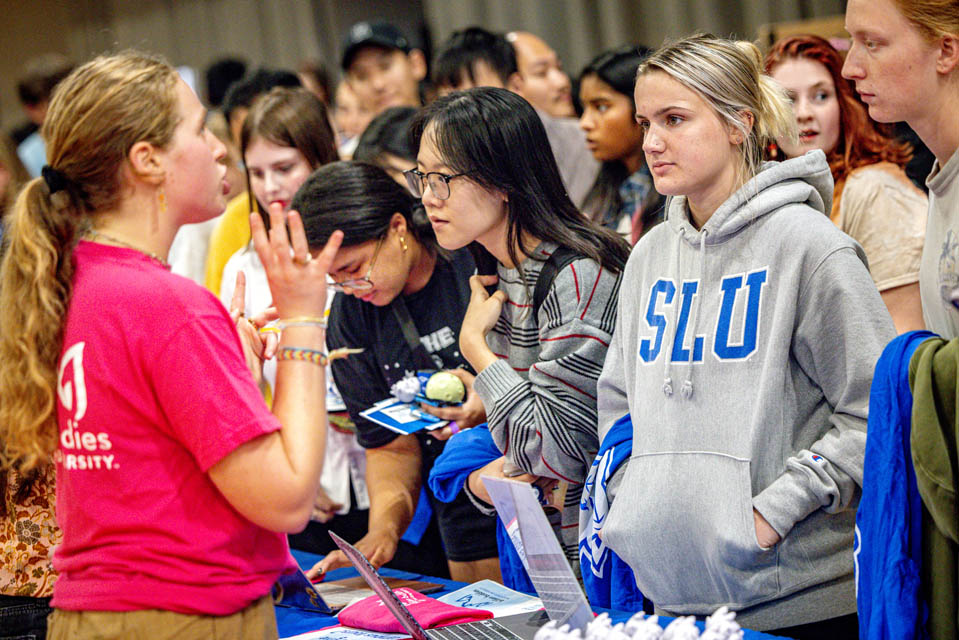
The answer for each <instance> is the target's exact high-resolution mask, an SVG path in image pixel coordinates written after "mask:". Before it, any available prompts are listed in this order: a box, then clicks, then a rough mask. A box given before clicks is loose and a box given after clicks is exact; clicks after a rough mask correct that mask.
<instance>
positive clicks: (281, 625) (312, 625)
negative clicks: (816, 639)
mask: <svg viewBox="0 0 959 640" xmlns="http://www.w3.org/2000/svg"><path fill="white" fill-rule="evenodd" d="M293 557H294V558H296V561H297V562H298V563H300V567H302V568H303V570H304V571H306V570H307V569H309V568H310V567H312V566H313V565H314V564H316V563H317V562H319V561H320V560H321V559H322V558H323V556H318V555H316V554H315V553H308V552H306V551H296V550H294V551H293ZM380 573H381V574H383V575H384V576H392V577H397V578H408V579H410V580H426V581H428V582H438V583H440V584H443V585H446V588H445V589H444V590H443V591H437V592H436V593H431V594H430V596H431V597H433V598H438V597H439V596H442V595H445V594H447V593H451V592H453V591H456V590H457V589H459V588H461V587H464V586H466V583H464V582H456V581H454V580H444V579H443V578H434V577H433V576H426V575H422V574H418V573H407V572H405V571H395V570H393V569H385V568H384V569H381V570H380ZM357 575H359V574H358V573H357V571H356V569H354V568H353V567H350V568H348V569H336V570H334V571H330V572H329V573H328V574H327V576H326V579H327V580H341V579H343V578H351V577H353V576H357ZM593 611H595V612H596V613H603V612H605V613H608V614H609V617H610V618H611V619H612V622H613V623H617V622H625V621H626V620H628V619H629V618H630V616H632V615H633V613H632V612H627V611H612V610H609V609H602V608H600V607H593ZM670 620H671V618H665V617H660V622H661V623H662V624H663V626H665V625H666V624H667V623H668V622H669V621H670ZM334 624H337V621H336V618H335V617H334V616H325V615H322V614H319V613H313V612H310V611H301V610H300V609H291V608H289V607H276V626H277V629H278V631H279V632H280V637H281V638H287V637H289V636H295V635H297V634H300V633H306V632H307V631H316V630H318V629H322V628H324V627H329V626H331V625H334ZM773 638H779V636H771V635H769V634H768V633H760V632H759V631H746V632H745V639H744V640H767V639H773Z"/></svg>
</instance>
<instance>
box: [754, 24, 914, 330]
mask: <svg viewBox="0 0 959 640" xmlns="http://www.w3.org/2000/svg"><path fill="white" fill-rule="evenodd" d="M842 64H843V60H842V57H841V56H840V54H839V52H838V51H836V49H835V48H833V47H832V45H830V44H829V42H827V41H826V40H824V39H822V38H820V37H818V36H811V35H810V36H794V37H790V38H784V39H782V40H780V41H779V42H777V43H776V44H775V45H773V47H772V49H771V50H770V51H769V53H768V54H767V55H766V72H767V73H769V75H771V76H772V77H773V78H775V79H776V80H777V81H778V82H779V83H780V84H781V85H783V87H784V88H785V89H786V91H787V92H788V94H789V96H790V98H792V101H793V108H794V110H795V114H796V121H797V124H798V127H799V141H798V143H797V144H791V143H789V142H788V141H786V140H781V141H779V149H780V151H781V152H782V153H783V154H784V155H785V156H786V157H790V158H791V157H795V156H799V155H802V154H803V153H805V152H807V151H811V150H813V149H822V150H823V151H824V152H825V153H826V158H827V159H828V160H829V167H830V169H831V170H832V176H833V180H834V181H835V188H834V191H833V201H832V212H831V215H830V217H831V218H832V221H833V222H834V223H836V225H837V226H838V227H839V228H840V229H842V230H843V231H845V232H846V233H847V234H848V235H850V236H852V237H853V238H854V239H855V240H856V241H857V242H858V243H859V244H860V245H862V248H863V250H864V251H865V252H866V257H867V258H868V260H869V270H870V272H871V274H872V277H873V280H874V281H875V283H876V286H877V287H878V288H879V292H880V293H881V294H882V299H883V302H885V303H886V306H887V307H888V308H889V313H890V314H892V318H893V321H894V322H895V324H896V330H897V331H899V332H900V333H902V332H904V331H908V330H911V329H921V328H922V327H923V321H922V311H921V307H920V304H919V262H920V258H921V256H922V244H923V238H924V236H925V228H926V209H927V206H928V203H927V200H926V196H925V194H924V193H923V192H922V191H920V190H919V189H918V188H916V187H915V186H914V185H913V184H912V183H911V182H910V181H909V179H908V178H907V177H906V174H905V172H904V171H903V167H904V166H905V165H906V163H907V162H908V161H909V159H910V158H911V156H912V149H911V148H910V146H909V145H908V144H905V143H902V142H899V141H897V140H895V139H893V138H890V137H889V136H887V135H886V134H884V133H883V132H882V131H881V130H880V129H879V126H878V125H877V124H876V123H875V121H873V120H872V119H871V118H870V117H869V113H868V112H867V110H866V106H865V105H864V104H863V103H862V102H861V101H860V100H859V98H858V97H857V96H856V92H855V88H854V87H853V85H852V83H851V82H849V81H848V80H845V79H844V78H843V77H842V75H841V74H840V72H841V71H842Z"/></svg>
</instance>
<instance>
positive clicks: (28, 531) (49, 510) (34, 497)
mask: <svg viewBox="0 0 959 640" xmlns="http://www.w3.org/2000/svg"><path fill="white" fill-rule="evenodd" d="M22 480H23V478H22V476H20V474H18V473H17V472H15V471H12V470H11V471H8V472H7V491H6V494H5V495H4V496H3V500H4V502H5V503H6V517H4V518H2V519H0V594H3V595H8V596H33V597H36V598H39V597H49V596H52V595H53V583H54V582H55V581H56V572H54V570H53V565H52V564H51V560H52V558H53V549H54V547H55V546H56V545H58V544H59V543H60V541H61V540H62V539H63V534H62V532H61V531H60V528H59V527H58V526H57V522H56V519H55V513H54V507H55V504H56V491H55V486H56V467H54V466H53V465H48V466H46V467H45V468H44V469H42V470H41V473H40V475H38V476H37V479H36V481H35V482H34V483H33V486H31V487H30V490H29V492H28V493H27V494H26V496H25V497H24V498H23V499H22V500H20V501H19V502H15V498H16V494H17V490H18V489H19V488H20V486H21V482H22Z"/></svg>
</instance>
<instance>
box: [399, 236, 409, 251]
mask: <svg viewBox="0 0 959 640" xmlns="http://www.w3.org/2000/svg"><path fill="white" fill-rule="evenodd" d="M398 239H399V241H400V246H401V247H402V248H403V252H404V253H406V250H407V249H409V247H408V246H407V245H406V238H405V237H404V236H399V237H398Z"/></svg>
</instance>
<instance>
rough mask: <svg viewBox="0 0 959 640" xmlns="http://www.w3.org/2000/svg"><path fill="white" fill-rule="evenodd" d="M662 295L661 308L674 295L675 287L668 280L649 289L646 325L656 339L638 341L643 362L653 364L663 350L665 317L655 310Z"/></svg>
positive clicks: (669, 301) (659, 282)
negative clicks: (652, 331)
mask: <svg viewBox="0 0 959 640" xmlns="http://www.w3.org/2000/svg"><path fill="white" fill-rule="evenodd" d="M659 294H664V295H663V298H664V299H663V306H668V305H669V304H671V303H672V301H673V296H675V295H676V285H675V284H673V283H672V281H670V280H664V279H659V280H657V281H656V282H655V283H654V284H653V286H652V287H650V289H649V300H648V302H647V303H646V323H647V324H648V325H649V326H650V327H653V328H655V329H656V337H655V338H653V339H652V340H651V339H649V338H643V339H641V340H640V341H639V357H640V358H642V359H643V362H653V361H654V360H656V358H657V357H659V352H660V350H661V349H662V348H663V334H664V333H665V332H666V316H665V315H663V314H662V313H658V312H657V310H656V307H657V300H658V298H659V297H660V295H659Z"/></svg>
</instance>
